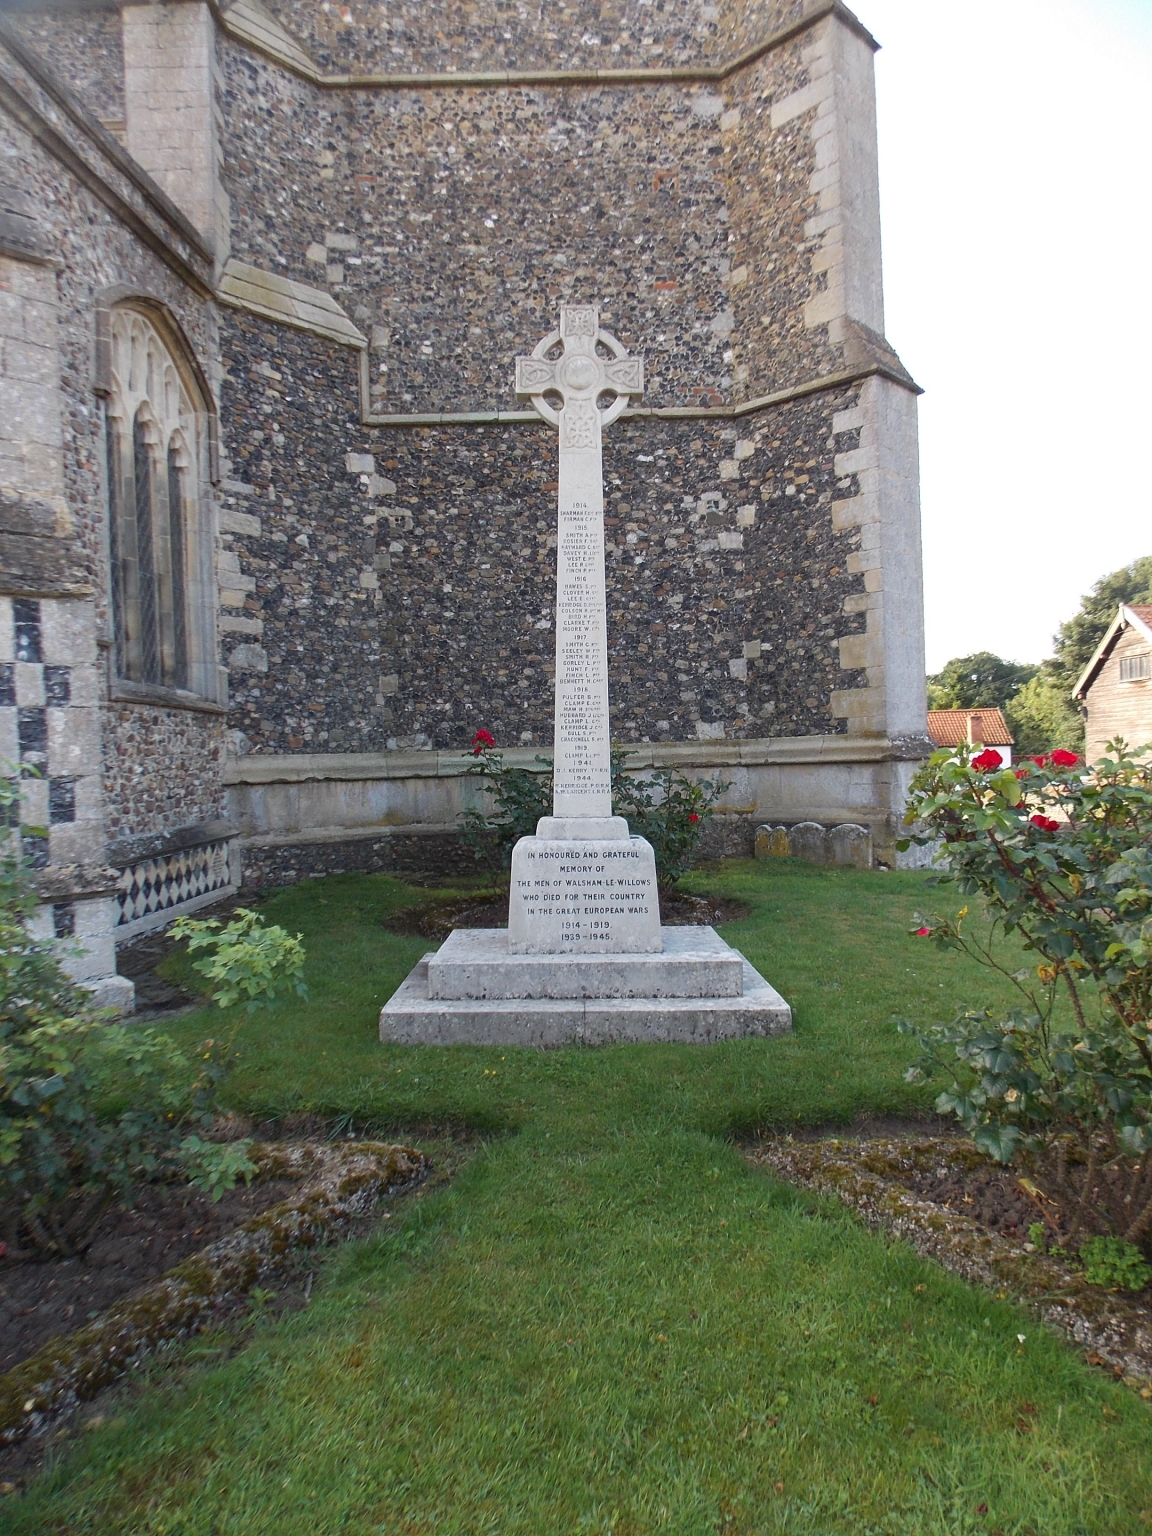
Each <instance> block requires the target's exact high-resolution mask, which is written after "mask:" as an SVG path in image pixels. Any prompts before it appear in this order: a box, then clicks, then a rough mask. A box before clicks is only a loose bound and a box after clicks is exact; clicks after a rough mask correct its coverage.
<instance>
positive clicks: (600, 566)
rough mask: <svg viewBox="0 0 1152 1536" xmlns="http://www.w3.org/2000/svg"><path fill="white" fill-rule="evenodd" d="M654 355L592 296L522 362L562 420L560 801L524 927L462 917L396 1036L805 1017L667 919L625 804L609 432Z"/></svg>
mask: <svg viewBox="0 0 1152 1536" xmlns="http://www.w3.org/2000/svg"><path fill="white" fill-rule="evenodd" d="M643 387H644V372H643V363H642V362H641V360H640V359H639V358H636V357H629V356H628V354H627V353H626V352H625V350H624V348H623V347H622V346H621V345H620V343H619V342H618V341H617V340H616V339H615V338H614V337H612V336H610V335H608V333H607V332H606V331H602V330H601V329H600V324H599V315H598V313H597V311H596V310H595V309H594V308H593V307H592V306H590V305H571V304H566V305H561V308H560V328H559V330H557V331H554V332H552V334H551V335H549V336H546V337H545V338H544V340H543V341H541V342H540V343H539V345H538V346H537V347H536V348H535V350H534V351H533V353H532V355H531V357H522V358H518V359H517V361H516V390H517V393H518V394H520V395H522V396H526V397H527V398H528V399H530V400H531V401H532V404H533V406H534V407H535V408H536V410H537V411H538V412H539V414H540V415H541V416H542V417H543V418H544V419H545V420H546V421H548V422H551V423H552V425H553V426H556V427H557V428H558V429H559V439H560V444H559V447H560V472H559V499H558V507H557V541H556V551H557V553H556V560H557V572H556V707H555V759H554V763H555V766H554V771H553V802H552V815H551V816H544V817H541V819H540V821H539V823H538V824H537V828H536V835H535V836H534V837H523V838H521V839H520V841H519V842H518V843H517V845H516V847H515V849H514V850H513V855H512V874H511V888H510V894H509V909H508V928H507V930H505V929H502V928H494V929H483V928H480V929H460V928H458V929H456V930H455V931H454V932H453V933H452V934H451V936H450V937H449V938H448V940H447V941H446V942H445V943H444V944H443V945H442V946H441V948H440V949H439V951H437V953H435V954H433V955H427V956H425V958H424V959H423V960H422V961H421V962H420V964H419V965H418V966H417V967H416V969H415V970H414V971H413V972H412V974H411V975H410V976H409V977H408V979H407V980H406V981H405V982H404V984H403V986H401V988H400V989H399V991H398V992H397V993H396V995H395V996H394V997H393V998H392V999H391V1000H390V1001H389V1002H388V1003H387V1004H386V1006H385V1007H384V1009H383V1010H382V1012H381V1015H380V1038H381V1039H382V1040H402V1041H406V1042H410V1043H425V1044H448V1043H451V1042H454V1041H470V1042H472V1043H474V1044H486V1043H491V1044H525V1045H559V1044H563V1043H565V1042H567V1041H571V1040H582V1041H584V1042H586V1043H600V1042H607V1041H611V1040H701V1041H703V1040H717V1039H722V1038H725V1037H728V1036H732V1035H743V1034H759V1035H765V1034H776V1033H779V1032H780V1031H782V1030H786V1029H789V1028H791V1022H792V1016H791V1010H790V1009H789V1007H788V1004H787V1003H786V1002H785V1001H784V999H783V998H782V997H781V996H780V995H779V993H777V992H776V991H775V990H774V989H773V988H772V987H770V986H769V985H768V983H767V982H766V981H765V980H764V978H763V977H762V976H760V975H759V973H758V972H757V971H755V970H754V969H753V967H752V966H751V965H749V963H748V961H747V960H745V959H744V957H743V956H742V955H741V954H740V953H739V952H738V951H737V950H734V949H732V948H731V947H730V946H729V945H727V944H726V943H725V942H724V940H723V939H721V938H720V936H719V934H717V933H716V932H715V931H714V930H713V929H711V928H705V927H699V928H664V929H662V928H661V926H660V905H659V896H658V893H657V887H656V861H655V857H654V855H653V852H652V848H651V845H650V844H649V843H647V842H646V841H645V840H644V839H643V838H641V837H633V836H631V834H630V832H629V829H628V823H627V821H626V820H625V819H624V818H623V817H621V816H613V814H612V773H611V766H612V765H611V741H612V737H611V730H610V726H609V710H608V628H607V613H606V604H605V586H604V486H603V467H602V461H601V442H602V433H603V429H604V427H605V426H607V425H608V424H609V423H610V422H613V421H615V420H616V418H617V417H618V416H619V415H620V413H621V412H622V411H623V410H624V409H625V408H626V406H627V404H628V401H629V398H630V397H631V396H633V395H639V394H640V393H642V391H643Z"/></svg>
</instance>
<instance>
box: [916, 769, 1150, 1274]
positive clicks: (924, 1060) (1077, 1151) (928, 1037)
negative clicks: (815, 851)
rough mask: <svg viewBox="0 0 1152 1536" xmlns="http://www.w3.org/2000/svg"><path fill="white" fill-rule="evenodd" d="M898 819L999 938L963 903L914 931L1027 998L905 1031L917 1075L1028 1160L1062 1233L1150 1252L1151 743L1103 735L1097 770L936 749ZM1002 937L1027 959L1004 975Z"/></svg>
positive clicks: (996, 1144)
mask: <svg viewBox="0 0 1152 1536" xmlns="http://www.w3.org/2000/svg"><path fill="white" fill-rule="evenodd" d="M993 757H995V758H996V761H995V762H992V760H991V759H992V758H993ZM905 820H906V822H907V823H908V824H909V826H911V827H914V828H915V829H916V835H915V838H914V839H913V840H914V841H917V842H921V843H927V842H939V844H940V852H939V854H938V858H939V859H940V861H941V862H942V864H943V867H944V869H945V870H946V873H944V874H943V875H942V876H941V877H940V878H941V879H942V880H943V881H945V882H947V883H950V884H952V885H953V886H955V887H956V888H957V889H958V890H959V892H960V893H961V895H963V896H965V897H968V898H977V899H979V900H980V902H981V903H982V905H983V907H984V909H985V911H986V912H987V914H988V915H989V916H990V917H991V919H992V924H991V930H990V931H989V930H988V929H986V928H985V927H984V926H983V925H970V924H968V923H967V921H966V919H967V918H968V914H969V907H968V905H964V906H962V907H961V908H960V910H959V911H958V912H957V914H956V916H955V917H940V916H925V915H923V914H920V913H917V914H916V919H915V928H914V930H913V931H914V933H915V934H916V935H917V936H919V937H921V938H927V939H929V940H930V941H931V942H934V943H935V944H937V945H938V946H940V947H941V948H944V949H950V950H957V951H961V952H963V953H965V954H968V955H969V956H971V957H972V958H974V959H976V960H978V961H979V962H981V963H982V964H984V965H986V966H990V967H992V968H994V969H996V970H998V971H1000V972H1001V973H1002V974H1004V975H1006V976H1009V977H1010V979H1011V981H1012V983H1013V985H1014V986H1015V987H1016V989H1017V991H1018V993H1019V996H1020V1006H1019V1007H1018V1008H1017V1009H1015V1010H1013V1011H1011V1012H1010V1013H1008V1014H1007V1015H1005V1016H1003V1017H993V1016H992V1015H991V1014H990V1013H988V1012H987V1011H985V1010H982V1009H967V1010H964V1011H963V1012H962V1013H960V1014H959V1015H958V1016H957V1017H956V1018H955V1019H954V1020H953V1021H952V1022H951V1023H949V1024H941V1025H937V1026H935V1027H934V1028H931V1029H927V1030H921V1029H917V1028H914V1027H913V1026H911V1025H908V1024H902V1025H901V1028H902V1029H904V1030H905V1031H906V1032H907V1033H910V1034H912V1035H914V1036H915V1037H916V1038H917V1039H918V1041H919V1043H920V1046H921V1056H920V1060H919V1062H918V1063H917V1065H916V1066H914V1067H913V1068H912V1069H911V1071H910V1073H909V1076H910V1078H912V1079H913V1080H917V1079H933V1078H935V1079H941V1078H942V1079H943V1081H944V1082H945V1083H946V1086H945V1087H944V1091H943V1092H942V1093H941V1094H940V1096H939V1098H938V1099H937V1108H938V1109H939V1110H940V1111H941V1112H942V1113H951V1114H954V1115H956V1116H957V1118H958V1119H959V1120H960V1121H961V1122H962V1124H963V1125H964V1126H965V1127H966V1129H967V1130H968V1131H969V1132H970V1133H971V1135H972V1136H973V1138H974V1140H975V1141H976V1142H977V1144H978V1145H980V1146H981V1147H983V1148H984V1149H985V1150H986V1151H987V1152H989V1153H990V1154H991V1155H992V1156H993V1157H995V1158H997V1159H999V1160H1000V1161H1002V1162H1009V1161H1011V1160H1012V1159H1013V1158H1014V1157H1018V1156H1019V1157H1023V1158H1025V1159H1027V1160H1028V1161H1029V1163H1030V1165H1031V1167H1032V1169H1033V1170H1035V1177H1036V1178H1037V1180H1038V1181H1039V1182H1041V1183H1043V1184H1045V1186H1046V1187H1047V1188H1048V1190H1049V1191H1050V1193H1051V1194H1052V1196H1053V1197H1054V1198H1055V1199H1056V1200H1057V1202H1058V1205H1059V1209H1060V1213H1061V1214H1060V1224H1061V1237H1062V1240H1063V1241H1064V1242H1065V1243H1066V1244H1072V1243H1074V1242H1075V1241H1076V1240H1077V1239H1079V1238H1080V1237H1081V1236H1082V1235H1084V1234H1086V1233H1095V1234H1100V1235H1104V1236H1114V1237H1116V1238H1119V1239H1121V1240H1124V1241H1127V1242H1129V1243H1133V1244H1141V1245H1147V1243H1148V1240H1149V1232H1150V1230H1152V748H1146V749H1144V750H1142V751H1139V752H1129V751H1128V750H1127V749H1126V747H1125V746H1124V744H1123V743H1122V742H1113V743H1110V745H1109V748H1108V755H1107V756H1106V757H1105V758H1103V759H1102V760H1101V761H1100V762H1098V763H1096V764H1094V765H1093V767H1092V768H1091V770H1089V769H1088V768H1086V767H1085V766H1084V765H1083V764H1081V763H1080V762H1079V759H1078V758H1077V757H1076V755H1075V753H1072V752H1068V751H1057V752H1053V753H1052V754H1051V756H1047V757H1042V758H1035V759H1031V760H1030V761H1029V762H1028V763H1027V764H1022V765H1020V766H1019V767H1017V768H1016V769H1014V770H1013V769H1010V768H1004V767H1003V765H1002V763H1001V761H1000V758H999V754H997V753H991V752H988V753H982V754H980V756H979V757H977V758H976V759H974V760H973V761H972V762H971V763H969V762H968V761H967V760H966V757H965V755H964V754H963V753H962V752H959V751H951V750H948V751H940V752H936V753H934V754H933V755H932V757H931V758H930V759H929V761H928V763H927V764H926V765H925V767H924V768H922V769H921V770H920V772H919V773H918V774H917V775H916V778H915V779H914V780H913V784H912V792H911V798H910V800H909V805H908V811H907V815H906V818H905ZM904 846H907V843H905V844H904ZM1004 934H1007V935H1012V936H1014V937H1015V938H1016V939H1018V940H1020V941H1022V942H1023V945H1024V949H1025V951H1026V952H1027V953H1029V954H1030V955H1031V956H1032V957H1034V963H1033V964H1031V965H1029V966H1028V967H1027V968H1025V969H1014V970H1012V971H1009V970H1008V968H1007V966H1006V965H1005V963H1004V961H1003V960H1002V958H1001V947H1000V946H999V943H998V940H999V936H1000V935H1004ZM1058 1004H1062V1006H1058Z"/></svg>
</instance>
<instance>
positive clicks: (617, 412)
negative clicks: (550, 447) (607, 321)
mask: <svg viewBox="0 0 1152 1536" xmlns="http://www.w3.org/2000/svg"><path fill="white" fill-rule="evenodd" d="M560 339H561V338H560V332H559V330H555V331H550V332H549V333H548V335H547V336H545V337H544V339H543V341H538V342H537V343H536V345H535V346H534V347H533V348H532V351H531V353H530V354H529V355H530V356H532V357H547V356H548V353H549V352H551V350H552V348H553V347H554V346H556V345H557V343H558V342H559V341H560ZM596 340H597V341H600V342H603V343H604V345H605V346H606V347H607V348H608V350H609V352H611V353H612V356H613V357H627V356H628V349H627V347H625V346H624V345H623V343H622V342H619V341H617V340H616V338H615V336H612V335H609V333H608V332H607V331H597V332H596ZM529 398H530V399H531V401H532V406H533V409H534V410H535V411H536V412H537V413H538V414H539V415H540V416H543V418H544V420H545V421H548V422H551V424H552V425H553V426H554V427H558V426H559V425H560V412H559V411H558V410H556V409H555V408H554V407H553V406H551V405H549V404H548V402H547V400H545V398H544V396H543V395H542V394H540V395H531V396H530V397H529ZM628 404H629V397H628V396H627V395H617V396H616V398H615V400H613V402H612V404H611V405H610V406H609V407H608V409H607V410H606V411H601V412H600V423H601V425H602V426H605V427H607V426H611V424H612V423H613V422H614V421H615V420H616V418H617V417H618V416H622V415H623V413H624V412H625V411H626V410H627V409H628Z"/></svg>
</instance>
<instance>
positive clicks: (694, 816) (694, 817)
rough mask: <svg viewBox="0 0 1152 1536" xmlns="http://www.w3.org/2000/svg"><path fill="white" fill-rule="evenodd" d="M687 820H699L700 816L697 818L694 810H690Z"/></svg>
mask: <svg viewBox="0 0 1152 1536" xmlns="http://www.w3.org/2000/svg"><path fill="white" fill-rule="evenodd" d="M688 820H689V821H699V820H700V818H699V816H697V814H696V812H695V811H692V812H691V813H690V815H689V817H688Z"/></svg>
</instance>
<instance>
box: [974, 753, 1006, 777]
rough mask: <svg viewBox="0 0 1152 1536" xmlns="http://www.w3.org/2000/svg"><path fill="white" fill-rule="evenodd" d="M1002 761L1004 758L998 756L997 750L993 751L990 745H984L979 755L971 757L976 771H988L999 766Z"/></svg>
mask: <svg viewBox="0 0 1152 1536" xmlns="http://www.w3.org/2000/svg"><path fill="white" fill-rule="evenodd" d="M1003 762H1004V759H1003V758H1002V757H1001V756H1000V754H999V752H997V751H995V750H994V749H993V748H992V747H985V748H984V750H983V752H981V754H980V756H979V757H974V758H973V759H972V766H973V768H975V769H976V771H977V772H978V773H990V772H991V771H992V769H993V768H999V767H1001V766H1002V765H1003Z"/></svg>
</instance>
